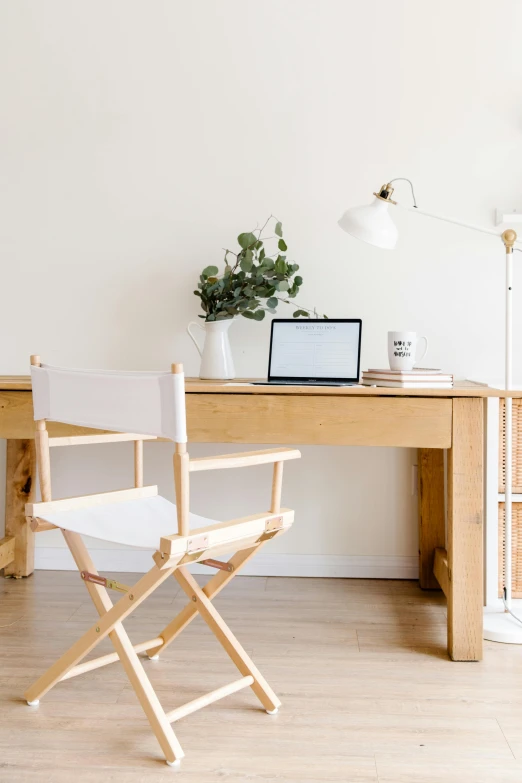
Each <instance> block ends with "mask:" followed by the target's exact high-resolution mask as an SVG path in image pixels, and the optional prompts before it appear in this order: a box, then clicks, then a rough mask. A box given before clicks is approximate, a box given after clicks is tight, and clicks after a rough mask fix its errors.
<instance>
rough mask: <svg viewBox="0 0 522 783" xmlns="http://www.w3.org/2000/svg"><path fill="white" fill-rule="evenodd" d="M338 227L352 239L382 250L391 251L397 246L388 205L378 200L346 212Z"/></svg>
mask: <svg viewBox="0 0 522 783" xmlns="http://www.w3.org/2000/svg"><path fill="white" fill-rule="evenodd" d="M339 225H340V226H341V228H342V229H343V231H346V232H347V233H348V234H351V235H352V236H353V237H356V238H357V239H362V240H363V242H368V244H369V245H375V247H381V248H383V249H384V250H393V248H394V247H395V245H396V244H397V239H398V236H399V232H398V231H397V226H396V225H395V223H394V222H393V220H392V219H391V217H390V214H389V212H388V204H387V203H386V202H385V201H383V200H382V199H380V198H375V199H374V200H373V201H372V203H371V204H365V205H364V206H363V207H353V208H352V209H348V210H346V212H345V213H344V215H343V216H342V218H341V219H340V220H339Z"/></svg>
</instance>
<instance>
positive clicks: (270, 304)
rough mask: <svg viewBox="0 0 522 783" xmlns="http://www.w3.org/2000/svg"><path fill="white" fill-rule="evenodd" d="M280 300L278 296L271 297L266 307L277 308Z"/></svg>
mask: <svg viewBox="0 0 522 783" xmlns="http://www.w3.org/2000/svg"><path fill="white" fill-rule="evenodd" d="M278 301H279V300H278V299H277V297H276V296H271V297H270V299H267V300H266V306H267V307H277V303H278Z"/></svg>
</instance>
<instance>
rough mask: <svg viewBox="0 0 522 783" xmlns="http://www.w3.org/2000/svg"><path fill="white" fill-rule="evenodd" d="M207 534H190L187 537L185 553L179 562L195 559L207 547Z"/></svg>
mask: <svg viewBox="0 0 522 783" xmlns="http://www.w3.org/2000/svg"><path fill="white" fill-rule="evenodd" d="M208 545H209V542H208V534H201V535H199V536H191V537H190V538H188V539H187V554H186V555H185V556H184V557H183V559H182V560H181V561H180V563H182V564H183V563H191V562H193V561H194V560H197V559H198V558H199V557H201V555H202V554H203V552H204V551H205V549H208Z"/></svg>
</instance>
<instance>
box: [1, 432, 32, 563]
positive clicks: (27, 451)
mask: <svg viewBox="0 0 522 783" xmlns="http://www.w3.org/2000/svg"><path fill="white" fill-rule="evenodd" d="M35 480H36V457H35V448H34V440H8V441H7V470H6V487H5V534H6V536H14V537H15V557H14V560H13V561H12V562H11V563H9V565H7V566H6V568H5V571H4V574H5V576H16V577H20V576H30V575H31V574H32V573H33V571H34V533H33V531H32V530H31V528H30V527H29V525H28V524H27V522H26V520H25V504H26V503H29V502H30V501H31V499H32V497H33V494H34V484H35Z"/></svg>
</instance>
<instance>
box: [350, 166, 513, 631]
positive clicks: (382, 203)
mask: <svg viewBox="0 0 522 783" xmlns="http://www.w3.org/2000/svg"><path fill="white" fill-rule="evenodd" d="M397 181H404V182H408V183H409V185H410V187H411V193H412V198H413V207H408V206H404V205H402V204H399V203H397V202H396V201H393V199H392V196H393V191H394V188H393V187H392V185H393V183H394V182H397ZM373 195H374V196H375V198H374V200H373V201H372V203H371V204H366V205H364V206H361V207H353V208H352V209H348V210H347V211H346V212H345V213H344V215H343V216H342V218H341V219H340V220H339V226H340V227H341V228H342V229H343V231H346V232H347V233H348V234H351V235H352V236H354V237H356V238H357V239H362V240H363V241H364V242H367V243H368V244H370V245H375V247H380V248H382V249H383V250H393V248H394V247H395V245H396V244H397V239H398V236H399V232H398V231H397V227H396V225H395V223H394V222H393V220H392V217H391V215H390V211H393V209H391V208H393V207H400V208H401V209H405V210H406V211H407V212H415V213H417V214H421V215H426V216H427V217H430V218H435V219H436V220H443V221H444V222H446V223H454V224H455V225H457V226H463V227H464V228H469V229H471V230H472V231H480V232H481V233H482V234H492V235H493V236H496V237H499V238H500V239H501V240H502V242H503V244H504V248H505V254H506V338H505V388H506V390H509V389H511V388H512V294H513V291H512V288H513V286H512V277H513V247H514V244H515V242H516V241H517V235H516V233H515V231H513V229H507V230H506V231H504V232H503V233H502V234H500V233H499V232H497V231H495V230H494V229H488V228H483V227H481V226H474V225H472V224H471V223H465V222H464V221H462V220H454V219H453V218H448V217H444V216H443V215H436V214H433V213H432V212H426V211H424V210H421V209H418V207H417V202H416V200H415V192H414V190H413V184H412V183H411V181H410V180H409V179H406V177H396V178H395V179H392V180H390V181H389V182H388V183H387V184H385V185H383V186H382V188H380V189H379V191H378V192H377V193H374V194H373ZM515 249H516V250H518V249H519V248H515ZM505 413H506V440H505V450H506V482H505V514H506V517H505V552H504V568H505V582H504V608H505V612H504V613H491V614H490V613H487V614H485V616H484V638H485V639H488V640H490V641H494V642H505V643H511V644H522V620H518V619H517V618H516V616H515V615H513V614H512V611H511V607H512V595H511V581H512V563H511V557H512V502H513V499H512V459H513V447H512V400H511V398H510V397H506V398H505Z"/></svg>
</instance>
